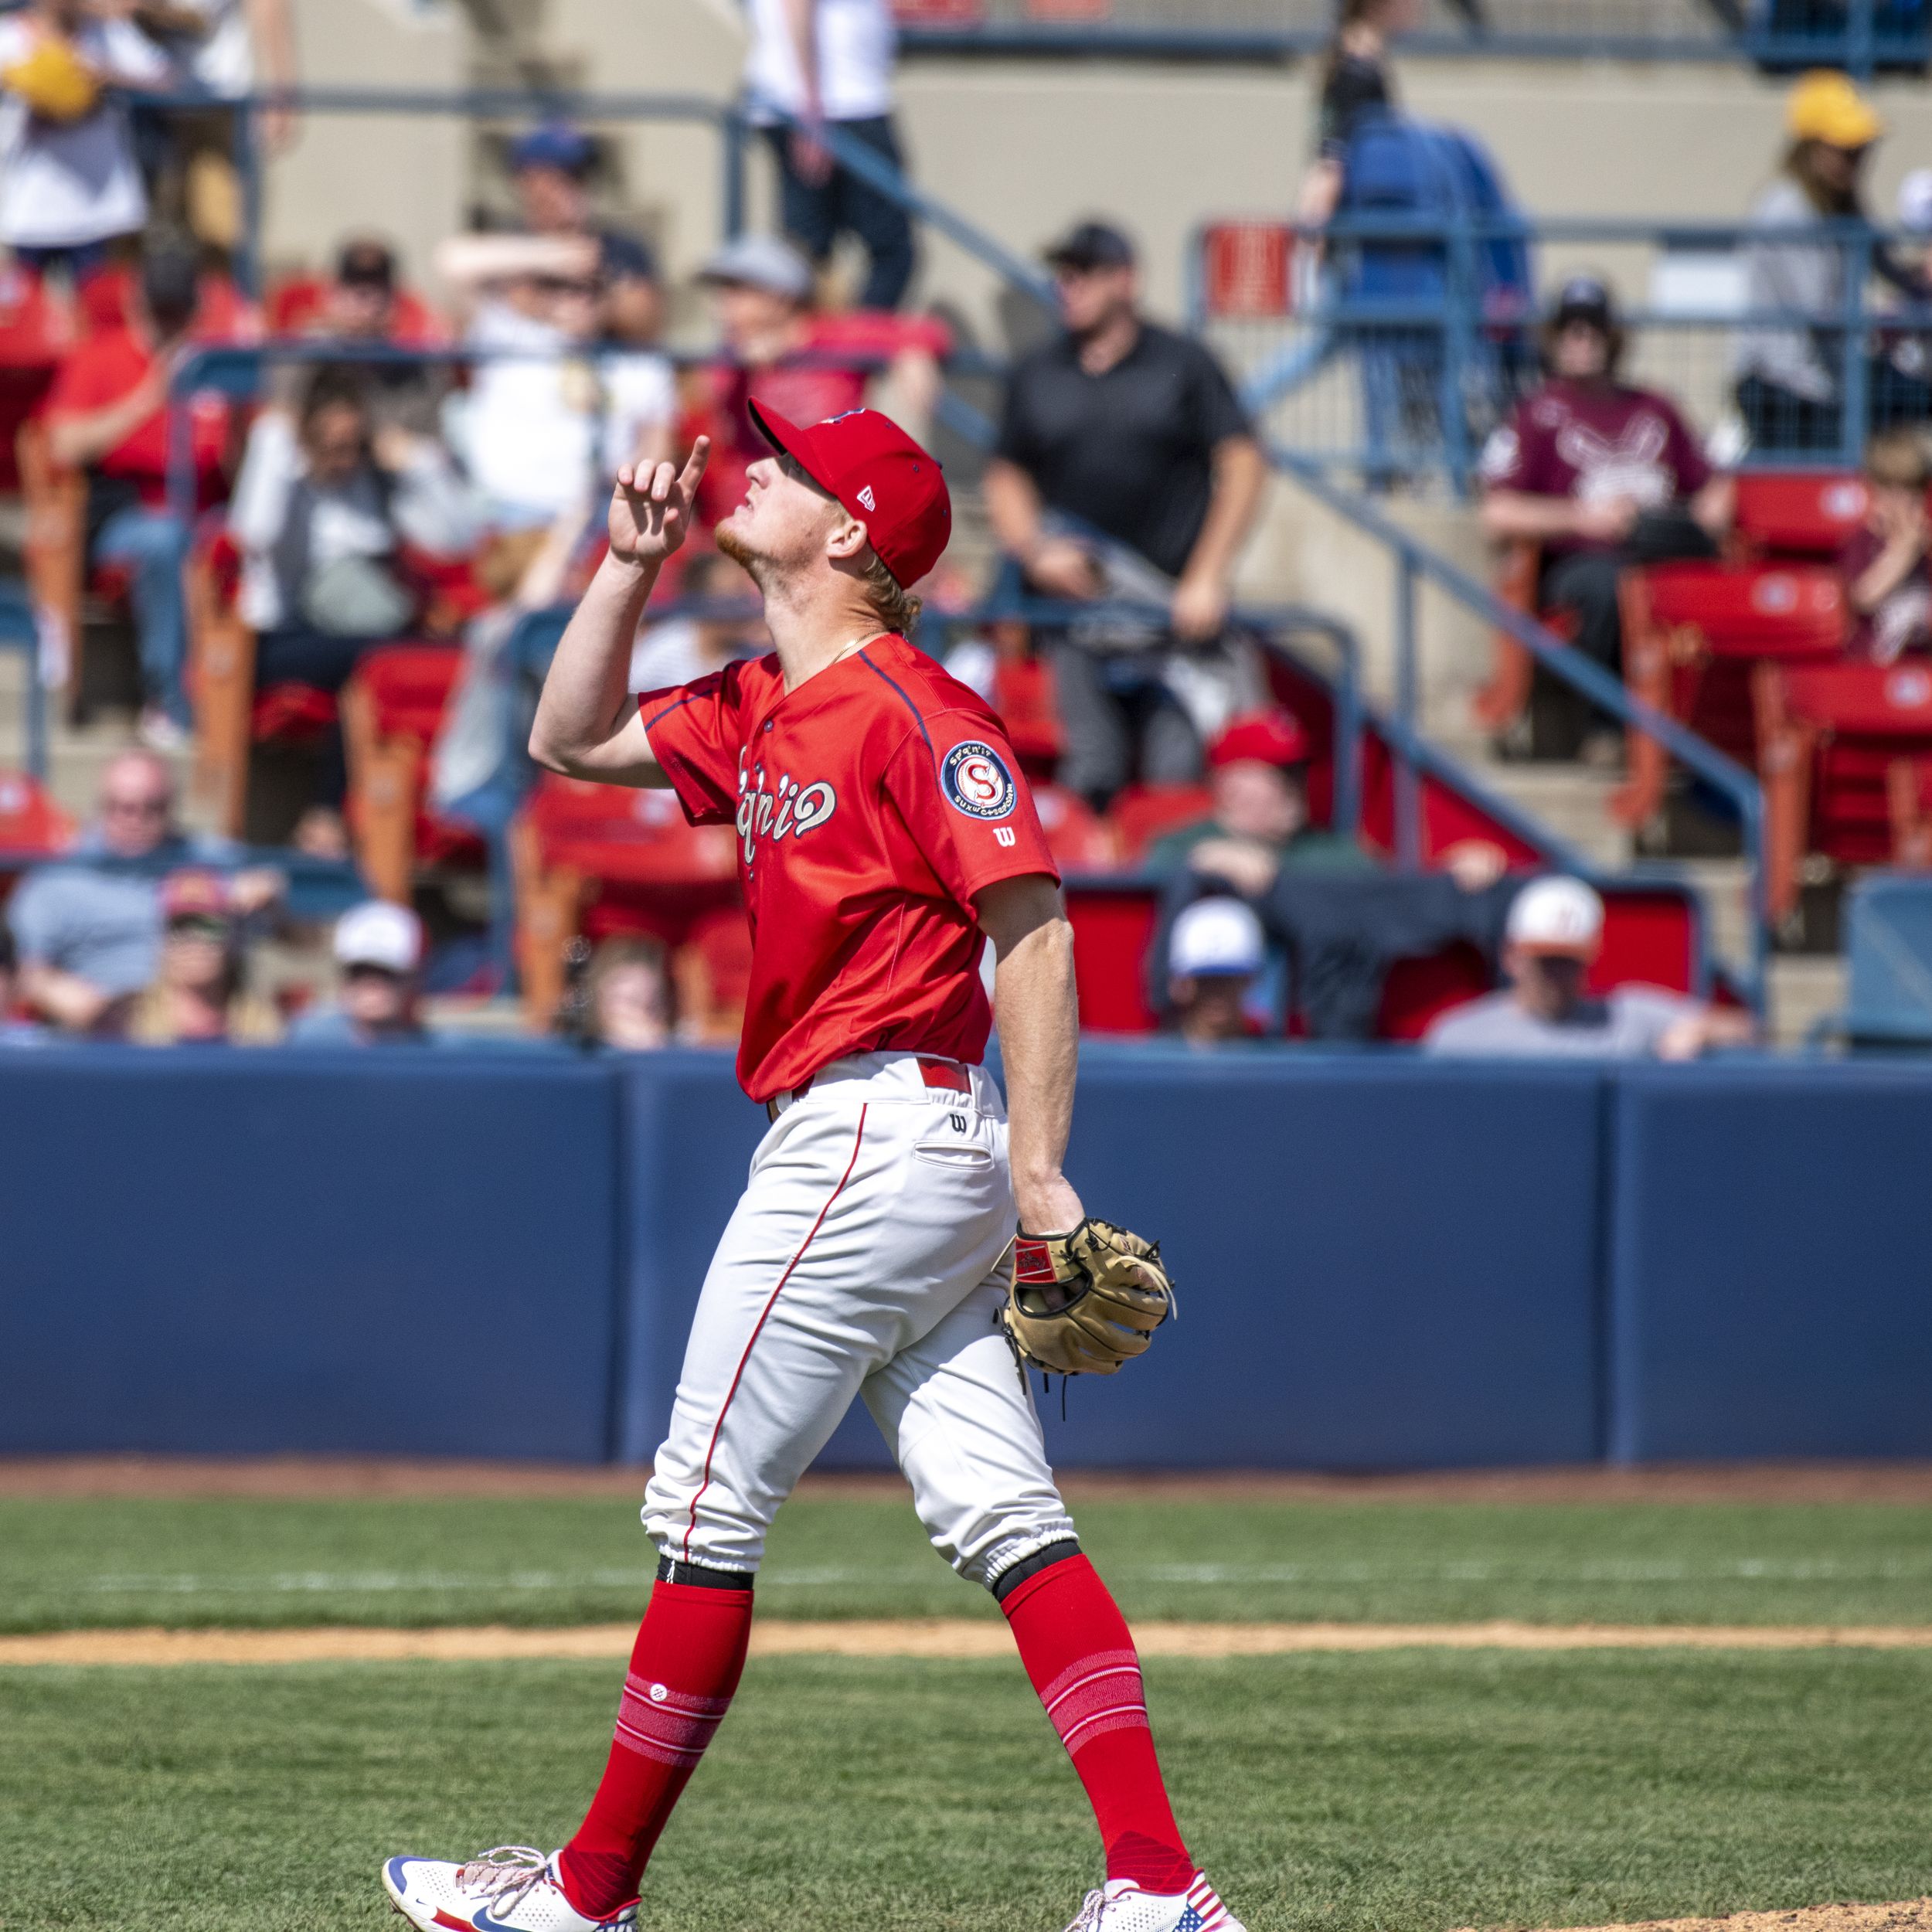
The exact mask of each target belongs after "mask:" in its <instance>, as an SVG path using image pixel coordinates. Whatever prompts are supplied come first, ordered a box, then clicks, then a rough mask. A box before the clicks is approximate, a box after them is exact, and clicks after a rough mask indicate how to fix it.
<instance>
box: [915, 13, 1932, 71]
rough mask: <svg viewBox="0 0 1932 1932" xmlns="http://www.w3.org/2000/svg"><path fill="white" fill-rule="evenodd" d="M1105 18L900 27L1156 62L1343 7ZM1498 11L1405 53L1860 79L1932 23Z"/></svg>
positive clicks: (1282, 52) (1915, 18)
mask: <svg viewBox="0 0 1932 1932" xmlns="http://www.w3.org/2000/svg"><path fill="white" fill-rule="evenodd" d="M1099 11H1100V13H1101V14H1102V15H1104V17H1101V18H1097V19H1087V20H1080V21H1067V20H1054V19H1034V18H1032V17H1030V16H1031V15H1032V12H1033V9H1031V8H1022V7H1019V6H1017V5H1014V4H1012V0H1004V3H1002V4H995V5H988V6H987V7H986V8H985V9H983V10H982V12H981V18H979V19H977V20H969V21H958V20H952V21H947V20H939V21H935V22H931V23H930V24H927V23H922V22H920V21H918V20H917V19H913V20H910V21H908V22H905V23H904V24H903V25H902V26H901V28H900V42H901V44H902V45H903V46H904V47H905V48H906V50H907V51H908V52H910V53H920V54H928V55H970V54H979V55H1005V56H1012V55H1022V56H1024V55H1032V56H1060V57H1063V58H1064V57H1077V56H1096V57H1107V58H1113V59H1125V60H1137V59H1138V60H1169V61H1186V60H1216V61H1240V62H1254V61H1269V60H1298V59H1306V58H1311V57H1314V56H1319V55H1321V53H1324V52H1325V50H1326V49H1327V48H1328V46H1329V45H1330V44H1331V43H1332V38H1333V32H1334V29H1333V26H1332V15H1333V9H1332V6H1328V5H1319V4H1316V3H1315V0H1272V4H1267V3H1264V0H1255V3H1254V4H1250V5H1237V4H1230V0H1222V4H1221V5H1219V6H1218V7H1217V6H1215V5H1206V4H1203V0H1137V4H1135V5H1131V6H1128V5H1121V6H1117V7H1114V8H1104V9H1100V10H1099ZM1498 11H1499V10H1498V9H1493V8H1491V7H1489V6H1487V5H1480V4H1470V5H1458V7H1457V9H1456V12H1457V15H1458V19H1456V20H1455V21H1454V22H1446V23H1444V24H1440V25H1438V24H1435V23H1433V22H1432V23H1430V24H1429V25H1427V26H1423V27H1422V28H1420V29H1417V30H1416V31H1414V32H1410V33H1407V34H1405V35H1403V36H1402V37H1401V39H1400V40H1399V41H1398V42H1397V43H1396V48H1397V52H1398V53H1400V54H1401V55H1403V56H1420V57H1424V58H1432V59H1444V58H1447V59H1452V60H1453V59H1457V58H1465V57H1466V58H1479V59H1495V58H1502V59H1505V60H1509V59H1514V60H1662V61H1698V62H1707V63H1708V62H1724V63H1735V62H1738V61H1749V62H1753V63H1756V64H1757V65H1759V66H1763V67H1766V68H1769V69H1774V70H1786V69H1791V68H1795V67H1799V66H1838V67H1843V68H1845V69H1846V70H1849V72H1851V73H1854V74H1855V75H1857V76H1858V77H1860V78H1861V79H1863V78H1866V77H1869V75H1871V74H1872V73H1873V72H1874V71H1875V70H1876V69H1879V68H1881V67H1900V66H1906V67H1911V66H1923V65H1924V64H1925V63H1926V61H1927V58H1928V56H1932V28H1928V26H1927V18H1926V10H1925V9H1924V8H1923V6H1922V5H1919V4H1918V0H1846V4H1845V5H1843V6H1842V7H1839V8H1837V9H1832V10H1827V9H1822V8H1820V9H1806V8H1804V7H1803V6H1802V5H1791V4H1789V0H1786V3H1785V4H1783V5H1780V4H1776V3H1775V0H1755V3H1754V4H1750V5H1746V4H1743V0H1704V4H1703V5H1702V6H1701V7H1699V6H1696V5H1692V4H1691V0H1685V4H1684V5H1682V6H1681V7H1680V8H1679V9H1678V19H1677V22H1676V23H1675V25H1672V24H1671V23H1669V22H1667V21H1665V20H1662V19H1659V17H1658V16H1659V14H1660V12H1662V9H1658V8H1655V7H1649V8H1640V7H1636V6H1622V5H1617V4H1615V0H1598V4H1596V5H1590V4H1587V0H1541V4H1536V0H1517V4H1515V5H1511V6H1509V7H1508V8H1507V9H1506V10H1502V11H1505V12H1506V17H1504V18H1497V17H1496V15H1497V13H1498Z"/></svg>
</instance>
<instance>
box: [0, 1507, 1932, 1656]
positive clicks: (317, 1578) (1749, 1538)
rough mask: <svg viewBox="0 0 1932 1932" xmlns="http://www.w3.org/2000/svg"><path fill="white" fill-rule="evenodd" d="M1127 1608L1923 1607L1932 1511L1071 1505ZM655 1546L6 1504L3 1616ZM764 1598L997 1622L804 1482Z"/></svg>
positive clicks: (1639, 1614)
mask: <svg viewBox="0 0 1932 1932" xmlns="http://www.w3.org/2000/svg"><path fill="white" fill-rule="evenodd" d="M1076 1513H1077V1517H1078V1520H1079V1522H1080V1531H1081V1534H1082V1536H1083V1540H1084V1541H1085V1543H1086V1544H1087V1547H1088V1549H1089V1550H1090V1552H1091V1553H1092V1554H1093V1556H1094V1559H1095V1560H1096V1562H1097V1563H1099V1565H1100V1567H1101V1569H1102V1570H1103V1571H1104V1573H1106V1575H1107V1577H1108V1578H1109V1580H1111V1582H1112V1583H1113V1584H1114V1587H1115V1589H1116V1590H1117V1593H1118V1594H1119V1596H1120V1597H1121V1600H1122V1602H1123V1603H1124V1604H1125V1606H1126V1607H1127V1609H1128V1614H1130V1616H1134V1617H1142V1618H1146V1617H1188V1618H1202V1619H1210V1620H1215V1619H1219V1620H1252V1619H1257V1618H1291V1619H1292V1618H1308V1617H1324V1618H1326V1617H1338V1618H1345V1619H1349V1620H1381V1621H1404V1622H1406V1621H1434V1620H1461V1619H1467V1618H1480V1617H1521V1618H1526V1619H1529V1620H1532V1621H1554V1622H1569V1621H1598V1622H1652V1623H1674V1622H1684V1623H1727V1624H1728V1623H1738V1624H1749V1623H1767V1624H1768V1623H1804V1624H1811V1623H1826V1622H1846V1623H1923V1622H1927V1621H1932V1509H1923V1508H1918V1507H1912V1506H1906V1505H1892V1504H1864V1505H1855V1504H1848V1503H1835V1504H1791V1505H1778V1504H1749V1505H1728V1504H1716V1503H1696V1504H1648V1503H1647V1504H1637V1503H1603V1504H1553V1503H1534V1504H1531V1503H1505V1504H1495V1503H1463V1502H1453V1503H1452V1502H1423V1503H1408V1502H1403V1503H1396V1502H1354V1501H1349V1500H1338V1501H1336V1502H1308V1501H1302V1500H1298V1501H1282V1500H1270V1499H1268V1498H1257V1497H1242V1496H1216V1495H1213V1494H1212V1493H1211V1492H1204V1493H1203V1494H1202V1495H1194V1496H1187V1495H1175V1493H1173V1492H1172V1491H1167V1492H1152V1493H1151V1494H1150V1495H1148V1497H1147V1498H1145V1499H1141V1500H1136V1499H1134V1498H1132V1497H1131V1495H1121V1494H1119V1493H1117V1492H1110V1493H1109V1494H1107V1495H1105V1496H1104V1497H1100V1498H1093V1499H1090V1500H1088V1501H1087V1502H1083V1503H1079V1504H1077V1512H1076ZM652 1562H653V1556H652V1553H651V1550H650V1549H649V1547H648V1544H647V1543H646V1542H645V1536H644V1533H643V1531H642V1529H641V1527H640V1526H639V1524H638V1518H637V1512H636V1509H635V1507H634V1505H632V1504H631V1503H629V1502H627V1501H625V1500H624V1499H623V1498H618V1497H611V1498H601V1499H589V1498H583V1497H582V1496H577V1497H573V1498H555V1499H551V1498H540V1497H529V1496H519V1497H515V1498H505V1499H490V1498H475V1497H464V1498H447V1499H440V1500H438V1499H427V1498H426V1499H413V1500H398V1499H379V1500H328V1501H301V1502H284V1501H276V1500H269V1499H261V1498H246V1499H237V1498H220V1497H199V1498H182V1499H164V1498H153V1499H146V1498H144V1499H139V1500H134V1499H124V1498H102V1499H80V1500H76V1499H24V1498H7V1499H0V1628H7V1629H12V1630H33V1629H42V1628H53V1627H57V1626H61V1625H115V1624H134V1623H155V1622H158V1623H166V1624H301V1623H313V1622H326V1621H346V1622H355V1623H373V1624H428V1623H444V1622H486V1621H509V1622H512V1623H522V1624H545V1623H563V1622H573V1621H587V1620H604V1619H614V1620H617V1621H624V1620H627V1619H629V1618H632V1617H635V1616H636V1614H638V1608H639V1606H640V1604H641V1602H642V1600H643V1597H644V1595H645V1590H646V1588H647V1587H648V1579H649V1577H650V1574H651V1565H652ZM758 1587H759V1597H760V1605H761V1608H762V1611H763V1614H766V1615H767V1616H774V1615H775V1616H798V1617H876V1616H895V1615H915V1616H933V1615H951V1616H987V1615H991V1614H993V1612H992V1608H991V1607H990V1605H989V1604H988V1603H987V1601H986V1599H985V1595H984V1594H983V1593H982V1592H981V1591H979V1590H975V1589H974V1588H972V1587H969V1586H968V1585H966V1584H964V1583H961V1582H959V1581H958V1580H957V1579H955V1578H954V1577H953V1576H952V1575H951V1573H949V1572H948V1571H947V1570H946V1569H945V1567H944V1565H943V1564H941V1563H940V1561H939V1560H938V1559H937V1557H935V1556H934V1555H933V1554H932V1553H931V1552H930V1550H929V1549H927V1547H926V1546H925V1543H924V1541H923V1536H922V1534H921V1532H920V1528H919V1526H918V1524H917V1522H916V1521H915V1520H914V1519H913V1514H912V1511H911V1508H910V1505H909V1504H908V1503H907V1502H905V1501H904V1500H903V1499H902V1498H899V1497H897V1496H895V1495H852V1494H846V1495H840V1494H837V1493H832V1494H828V1493H825V1492H819V1493H818V1494H816V1495H801V1496H800V1497H798V1498H794V1501H793V1502H791V1503H790V1504H788V1505H787V1507H786V1508H785V1509H784V1512H782V1513H781V1515H780V1517H779V1519H778V1522H777V1528H776V1529H775V1531H774V1535H773V1538H772V1544H771V1549H770V1554H769V1557H768V1560H767V1563H766V1566H765V1569H764V1573H763V1574H762V1575H761V1577H760V1581H759V1586H758Z"/></svg>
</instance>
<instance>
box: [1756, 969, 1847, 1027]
mask: <svg viewBox="0 0 1932 1932" xmlns="http://www.w3.org/2000/svg"><path fill="white" fill-rule="evenodd" d="M1769 979H1770V985H1769V987H1768V989H1767V990H1768V992H1769V995H1770V998H1769V1002H1768V1003H1769V1008H1770V1011H1769V1014H1768V1016H1767V1024H1768V1028H1769V1034H1770V1041H1771V1043H1772V1044H1773V1045H1774V1046H1802V1045H1803V1044H1804V1041H1805V1039H1806V1038H1807V1037H1808V1036H1809V1034H1810V1032H1811V1028H1812V1026H1813V1024H1814V1023H1815V1022H1816V1021H1818V1020H1819V1019H1822V1018H1823V1017H1824V1016H1825V1015H1827V1014H1828V1013H1836V1012H1841V1011H1842V1009H1843V1008H1844V1005H1845V961H1843V960H1842V958H1839V957H1836V956H1835V955H1830V954H1784V955H1781V956H1779V957H1776V958H1774V959H1773V960H1772V961H1771V963H1770V973H1769Z"/></svg>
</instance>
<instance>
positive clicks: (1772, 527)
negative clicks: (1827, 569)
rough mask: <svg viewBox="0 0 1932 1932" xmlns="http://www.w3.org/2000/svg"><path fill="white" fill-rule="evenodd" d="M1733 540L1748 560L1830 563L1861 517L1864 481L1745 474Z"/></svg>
mask: <svg viewBox="0 0 1932 1932" xmlns="http://www.w3.org/2000/svg"><path fill="white" fill-rule="evenodd" d="M1736 487H1737V509H1736V516H1735V518H1734V520H1733V524H1732V536H1733V542H1734V543H1735V544H1736V547H1737V549H1738V550H1739V552H1740V554H1741V555H1742V556H1745V557H1747V558H1782V559H1785V560H1792V561H1801V560H1812V561H1815V562H1818V563H1828V562H1829V561H1830V560H1832V558H1834V557H1835V556H1837V555H1838V552H1839V550H1840V549H1842V547H1843V546H1844V543H1845V539H1846V538H1847V537H1849V536H1850V535H1851V534H1852V532H1853V531H1854V530H1855V529H1857V527H1858V526H1859V522H1860V521H1861V519H1862V518H1863V517H1864V515H1865V510H1866V502H1867V498H1866V489H1865V484H1864V481H1863V479H1862V478H1860V477H1858V476H1855V475H1852V474H1849V473H1848V472H1846V471H1817V470H1798V471H1790V472H1780V471H1747V472H1746V473H1745V474H1743V475H1742V476H1740V477H1739V478H1738V479H1737V485H1736Z"/></svg>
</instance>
